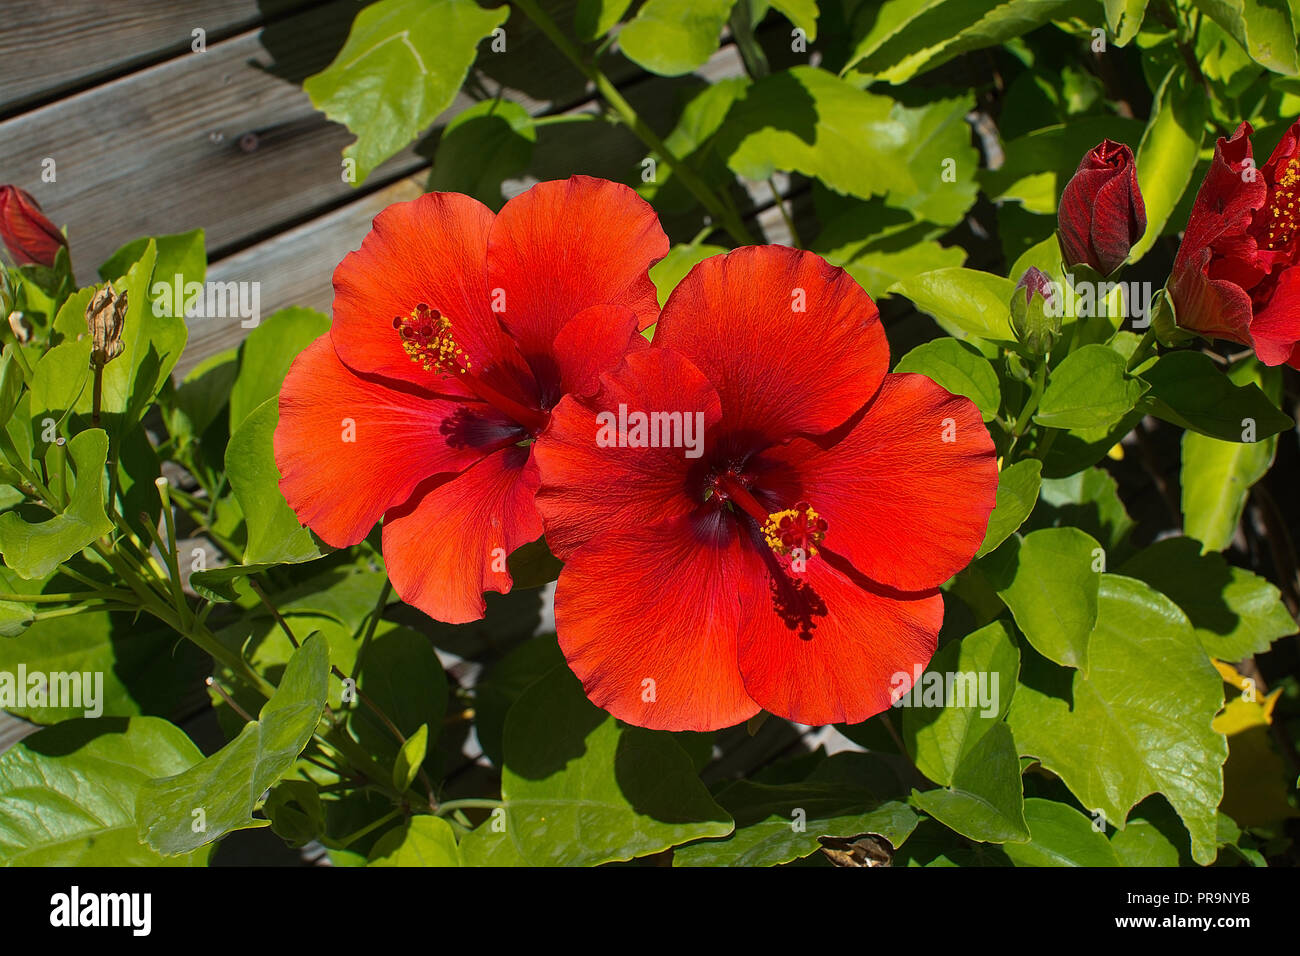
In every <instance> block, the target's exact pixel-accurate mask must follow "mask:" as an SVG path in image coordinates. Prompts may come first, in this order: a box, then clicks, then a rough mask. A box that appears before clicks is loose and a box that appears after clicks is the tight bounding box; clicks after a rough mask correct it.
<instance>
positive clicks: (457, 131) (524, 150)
mask: <svg viewBox="0 0 1300 956" xmlns="http://www.w3.org/2000/svg"><path fill="white" fill-rule="evenodd" d="M536 143H537V128H536V126H535V125H534V123H533V117H532V115H531V114H530V113H529V112H528V110H526V109H524V108H523V107H522V106H520V105H519V104H518V103H512V102H511V101H510V100H502V99H493V100H484V101H483V102H481V103H475V104H474V105H473V106H471V107H470V108H469V109H467V110H463V111H462V112H460V113H457V114H456V116H455V118H454V119H453V120H452V121H451V122H450V123H448V124H447V126H446V128H444V129H443V131H442V136H441V138H439V140H438V152H437V155H435V156H434V158H433V169H432V170H430V172H429V189H430V190H437V191H439V192H456V193H465V194H466V195H468V196H473V197H474V198H475V199H477V200H479V202H482V203H484V204H485V205H487V206H490V207H492V208H493V209H500V208H501V206H502V205H504V204H505V196H504V195H503V194H502V192H501V184H502V183H503V182H504V181H505V180H507V179H513V178H515V177H516V176H519V175H521V174H522V173H524V172H525V171H526V170H527V169H528V163H529V161H530V160H531V159H532V157H533V146H534V145H535V144H536Z"/></svg>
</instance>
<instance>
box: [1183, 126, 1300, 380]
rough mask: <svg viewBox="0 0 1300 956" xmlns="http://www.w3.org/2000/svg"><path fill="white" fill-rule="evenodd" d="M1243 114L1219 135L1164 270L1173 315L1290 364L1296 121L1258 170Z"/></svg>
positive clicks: (1297, 269) (1293, 360) (1294, 320)
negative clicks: (1170, 264) (1169, 269)
mask: <svg viewBox="0 0 1300 956" xmlns="http://www.w3.org/2000/svg"><path fill="white" fill-rule="evenodd" d="M1252 132H1253V130H1252V129H1251V127H1250V124H1249V123H1242V124H1241V126H1240V127H1238V128H1237V131H1236V132H1235V133H1233V135H1232V137H1231V138H1229V139H1223V138H1220V139H1219V142H1218V144H1217V145H1216V146H1215V149H1214V161H1213V163H1212V164H1211V165H1210V171H1209V172H1208V173H1207V174H1206V177H1205V182H1204V183H1202V184H1201V189H1200V192H1198V193H1197V194H1196V202H1195V204H1194V205H1193V206H1192V214H1191V217H1190V218H1189V219H1188V222H1187V230H1186V232H1184V233H1183V242H1182V245H1181V246H1180V247H1179V249H1178V257H1177V258H1176V259H1175V261H1174V270H1173V274H1172V275H1171V276H1170V279H1169V287H1168V288H1169V295H1170V298H1171V299H1172V300H1173V304H1174V314H1175V320H1176V321H1177V323H1178V325H1180V326H1181V327H1183V328H1185V329H1190V330H1191V331H1194V332H1198V333H1200V334H1201V335H1203V336H1205V337H1206V338H1221V339H1228V340H1229V341H1232V342H1239V343H1241V344H1242V345H1248V346H1250V347H1252V348H1254V349H1255V354H1256V355H1258V356H1259V359H1260V361H1262V362H1263V363H1264V364H1265V365H1281V364H1283V363H1289V364H1291V365H1293V366H1295V367H1296V368H1300V246H1298V243H1300V120H1297V121H1296V122H1295V123H1292V124H1291V126H1290V128H1289V129H1288V130H1287V131H1286V133H1285V134H1284V135H1283V137H1282V141H1281V142H1280V143H1278V145H1277V149H1275V150H1273V155H1272V156H1270V157H1269V160H1268V162H1267V163H1265V164H1264V166H1263V168H1262V169H1256V168H1255V164H1254V160H1253V159H1252V157H1251V148H1250V135H1251V133H1252Z"/></svg>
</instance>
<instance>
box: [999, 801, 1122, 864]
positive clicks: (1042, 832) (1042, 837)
mask: <svg viewBox="0 0 1300 956" xmlns="http://www.w3.org/2000/svg"><path fill="white" fill-rule="evenodd" d="M1025 822H1026V823H1028V824H1029V842H1028V843H1022V844H1014V843H1008V844H1007V846H1006V852H1007V856H1009V857H1011V861H1012V862H1013V863H1015V865H1016V866H1119V865H1120V862H1119V858H1118V857H1117V856H1116V855H1115V850H1114V849H1113V848H1112V847H1111V845H1110V841H1109V840H1107V839H1106V832H1105V830H1104V829H1103V830H1095V829H1093V825H1092V821H1091V820H1089V819H1088V818H1087V817H1085V816H1084V815H1083V814H1082V813H1080V812H1079V811H1078V810H1076V809H1074V807H1071V806H1068V805H1066V804H1064V803H1057V802H1056V801H1055V800H1044V799H1042V798H1041V797H1030V798H1029V799H1028V800H1026V801H1025Z"/></svg>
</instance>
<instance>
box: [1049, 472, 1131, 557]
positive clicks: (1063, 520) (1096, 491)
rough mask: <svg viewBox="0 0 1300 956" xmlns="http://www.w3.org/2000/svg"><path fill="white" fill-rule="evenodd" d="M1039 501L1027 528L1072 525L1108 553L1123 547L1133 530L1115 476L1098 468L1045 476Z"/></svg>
mask: <svg viewBox="0 0 1300 956" xmlns="http://www.w3.org/2000/svg"><path fill="white" fill-rule="evenodd" d="M1038 500H1039V506H1038V510H1037V511H1036V512H1034V514H1033V516H1032V517H1031V518H1030V521H1029V528H1030V530H1033V529H1036V528H1064V527H1075V528H1078V529H1079V530H1080V531H1083V532H1086V533H1087V534H1090V535H1092V536H1093V537H1094V538H1096V539H1097V540H1098V541H1099V542H1101V544H1102V546H1103V547H1105V548H1106V552H1107V554H1111V553H1113V552H1118V551H1121V550H1123V549H1124V547H1125V543H1126V541H1127V540H1128V535H1129V532H1130V531H1132V530H1133V519H1131V518H1130V517H1129V516H1128V512H1127V511H1125V510H1124V503H1123V502H1122V501H1120V499H1119V488H1118V486H1117V485H1116V484H1115V479H1114V478H1112V477H1111V476H1110V473H1109V472H1107V471H1104V470H1102V469H1101V468H1086V469H1084V470H1083V471H1080V472H1077V473H1076V474H1073V475H1071V476H1070V477H1068V478H1044V479H1043V484H1042V487H1041V488H1040V489H1039V492H1038Z"/></svg>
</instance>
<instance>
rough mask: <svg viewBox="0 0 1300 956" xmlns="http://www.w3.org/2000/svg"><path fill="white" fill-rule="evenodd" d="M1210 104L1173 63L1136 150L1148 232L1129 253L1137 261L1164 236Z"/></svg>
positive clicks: (1188, 176) (1196, 150) (1201, 89)
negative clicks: (1166, 224)
mask: <svg viewBox="0 0 1300 956" xmlns="http://www.w3.org/2000/svg"><path fill="white" fill-rule="evenodd" d="M1208 112H1209V98H1208V96H1207V95H1206V92H1205V87H1204V85H1202V84H1201V83H1198V82H1196V81H1195V80H1194V79H1193V78H1192V76H1191V74H1190V73H1188V72H1187V68H1186V67H1185V66H1184V64H1182V63H1176V64H1175V65H1174V66H1173V68H1172V69H1171V70H1170V71H1169V73H1168V75H1167V76H1165V79H1164V82H1163V83H1161V84H1160V89H1159V90H1157V91H1156V98H1155V103H1154V104H1153V105H1152V107H1151V120H1150V122H1148V123H1147V128H1146V132H1145V133H1143V135H1142V143H1141V145H1140V146H1138V149H1137V157H1136V160H1137V174H1138V187H1139V189H1140V190H1141V192H1142V201H1143V203H1144V204H1145V206H1146V212H1147V229H1146V232H1145V233H1144V234H1143V235H1142V238H1141V239H1139V240H1138V241H1137V243H1136V244H1135V245H1134V246H1133V248H1132V250H1131V251H1130V252H1129V261H1131V262H1136V261H1137V260H1138V259H1141V258H1142V257H1143V256H1144V255H1146V254H1147V252H1148V251H1149V250H1150V249H1151V247H1152V246H1154V245H1155V244H1156V240H1157V239H1159V238H1160V236H1161V234H1162V233H1163V232H1164V228H1165V223H1167V222H1168V221H1169V216H1170V214H1171V213H1172V212H1173V211H1174V208H1175V207H1176V206H1177V205H1178V200H1179V199H1180V198H1181V197H1182V195H1183V190H1185V189H1186V188H1187V184H1188V183H1189V182H1191V180H1192V173H1193V171H1195V169H1196V161H1197V159H1198V157H1199V154H1200V151H1201V140H1202V138H1203V137H1204V135H1205V119H1206V115H1207V113H1208Z"/></svg>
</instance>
